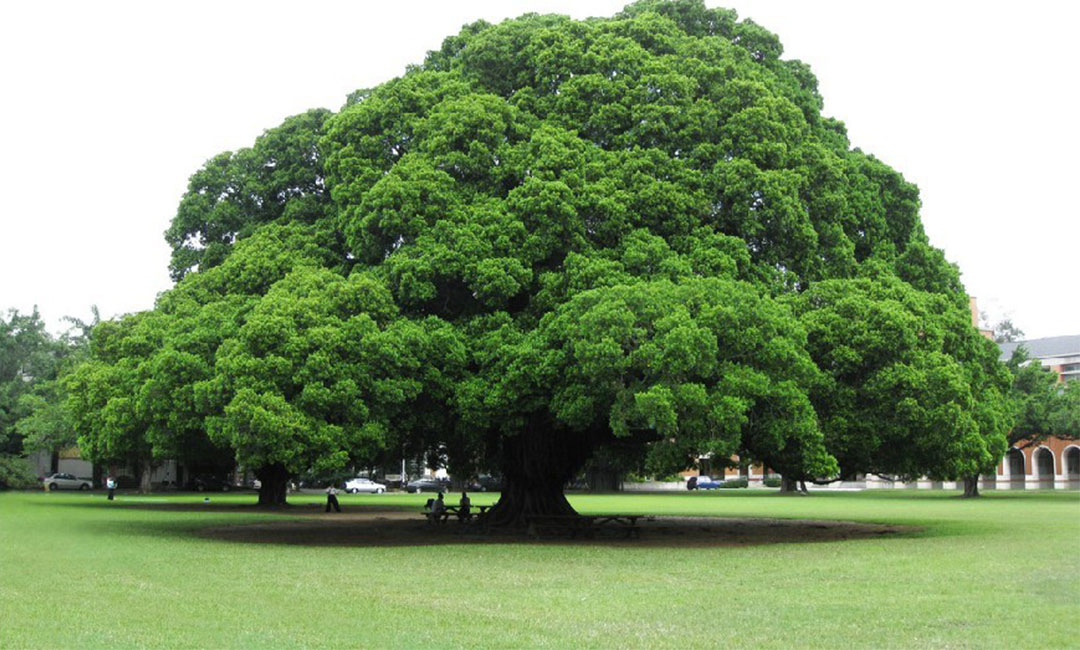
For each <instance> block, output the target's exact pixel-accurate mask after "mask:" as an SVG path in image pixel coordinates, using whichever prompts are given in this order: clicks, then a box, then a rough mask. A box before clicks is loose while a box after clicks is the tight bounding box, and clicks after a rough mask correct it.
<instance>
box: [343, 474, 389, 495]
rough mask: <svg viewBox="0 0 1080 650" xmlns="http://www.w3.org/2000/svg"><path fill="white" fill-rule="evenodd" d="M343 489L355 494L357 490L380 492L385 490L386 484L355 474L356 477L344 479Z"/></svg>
mask: <svg viewBox="0 0 1080 650" xmlns="http://www.w3.org/2000/svg"><path fill="white" fill-rule="evenodd" d="M345 491H346V492H348V493H349V494H356V493H357V492H371V493H373V494H382V493H383V492H386V486H385V485H383V484H382V483H376V482H375V481H372V480H371V479H369V478H364V477H363V476H357V477H356V478H353V479H349V480H348V481H345Z"/></svg>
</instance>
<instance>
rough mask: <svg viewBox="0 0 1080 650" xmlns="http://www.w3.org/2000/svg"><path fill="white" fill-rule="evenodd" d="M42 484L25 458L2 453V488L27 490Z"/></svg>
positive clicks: (0, 481) (0, 466)
mask: <svg viewBox="0 0 1080 650" xmlns="http://www.w3.org/2000/svg"><path fill="white" fill-rule="evenodd" d="M40 486H41V484H40V483H38V480H37V477H36V476H34V472H33V470H31V469H30V463H28V462H27V461H26V459H25V458H19V457H18V456H8V455H3V454H0V489H6V488H13V489H16V490H25V489H28V488H36V487H40Z"/></svg>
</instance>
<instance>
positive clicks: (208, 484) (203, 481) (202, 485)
mask: <svg viewBox="0 0 1080 650" xmlns="http://www.w3.org/2000/svg"><path fill="white" fill-rule="evenodd" d="M187 489H189V490H194V491H195V492H228V491H229V490H231V489H233V486H232V485H231V484H230V483H229V482H228V481H227V480H225V479H224V478H222V477H220V476H214V475H213V474H200V475H199V476H193V477H192V478H191V480H190V481H188V483H187Z"/></svg>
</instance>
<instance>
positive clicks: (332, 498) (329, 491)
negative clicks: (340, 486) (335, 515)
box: [326, 485, 341, 512]
mask: <svg viewBox="0 0 1080 650" xmlns="http://www.w3.org/2000/svg"><path fill="white" fill-rule="evenodd" d="M330 506H333V507H334V512H341V505H340V504H339V503H338V500H337V488H336V487H334V486H333V485H330V486H329V487H327V488H326V511H327V512H330Z"/></svg>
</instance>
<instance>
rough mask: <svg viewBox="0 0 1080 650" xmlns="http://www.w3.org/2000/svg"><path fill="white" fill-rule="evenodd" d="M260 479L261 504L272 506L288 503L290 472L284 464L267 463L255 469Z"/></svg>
mask: <svg viewBox="0 0 1080 650" xmlns="http://www.w3.org/2000/svg"><path fill="white" fill-rule="evenodd" d="M255 476H256V477H257V478H258V479H259V482H260V483H261V485H260V486H259V505H260V506H266V507H270V508H274V507H278V506H283V505H286V502H285V497H286V495H287V494H288V487H289V472H288V470H286V469H285V466H284V465H267V466H266V467H261V468H259V469H257V470H255Z"/></svg>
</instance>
